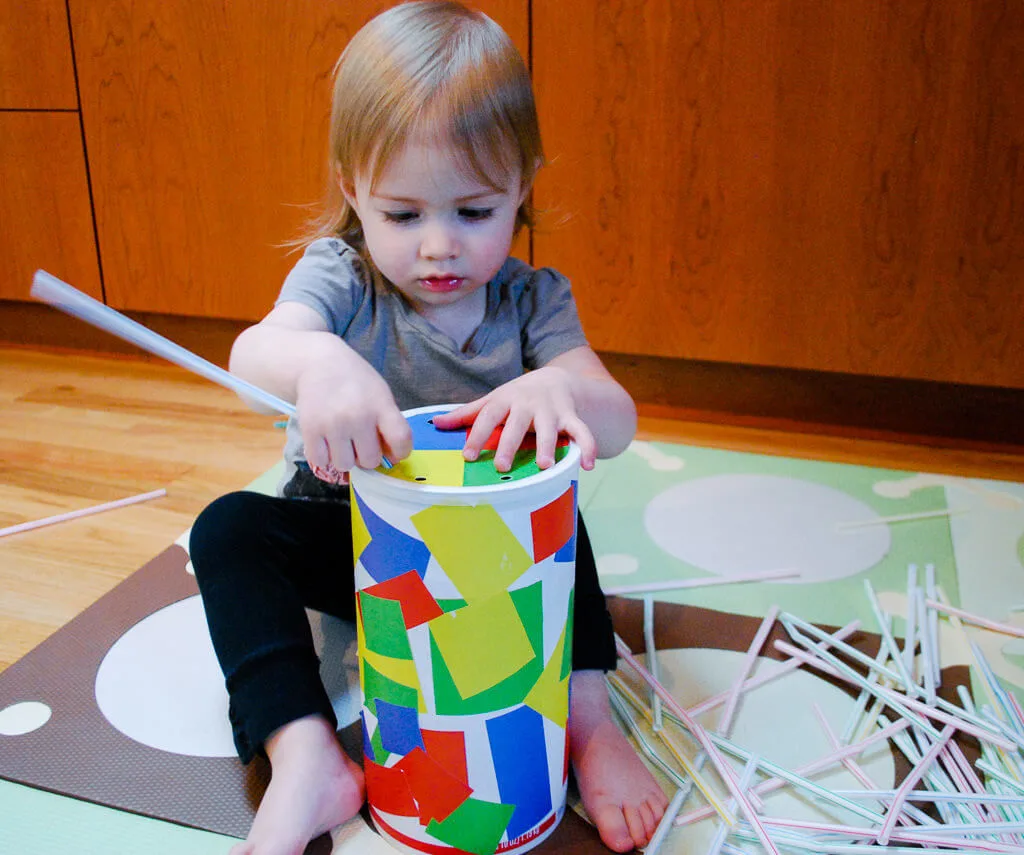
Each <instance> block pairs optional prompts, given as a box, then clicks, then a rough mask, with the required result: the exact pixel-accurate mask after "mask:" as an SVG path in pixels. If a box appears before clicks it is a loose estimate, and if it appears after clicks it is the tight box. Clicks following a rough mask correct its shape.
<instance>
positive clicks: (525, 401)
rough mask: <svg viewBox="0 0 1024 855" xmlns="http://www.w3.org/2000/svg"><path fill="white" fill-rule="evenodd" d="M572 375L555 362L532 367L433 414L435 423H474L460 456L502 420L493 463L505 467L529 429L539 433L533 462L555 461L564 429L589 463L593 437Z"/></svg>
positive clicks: (473, 451)
mask: <svg viewBox="0 0 1024 855" xmlns="http://www.w3.org/2000/svg"><path fill="white" fill-rule="evenodd" d="M571 379H572V378H571V375H570V374H569V373H568V372H567V371H565V370H563V369H561V368H557V367H555V366H553V365H546V366H545V367H543V368H538V369H536V370H535V371H530V372H529V373H527V374H524V375H523V376H522V377H517V378H516V379H515V380H511V381H509V382H508V383H505V384H504V385H503V386H499V387H498V388H497V389H495V390H494V391H493V392H491V393H490V394H488V395H485V396H484V397H482V398H479V399H478V400H476V401H473V402H472V403H469V404H464V405H463V406H461V407H457V408H456V409H454V410H452V411H451V412H449V413H445V414H444V415H440V416H434V425H435V426H436V427H438V428H441V429H442V430H450V429H453V428H458V427H464V426H466V425H472V429H471V430H470V432H469V436H468V437H467V438H466V445H465V448H464V449H463V452H462V453H463V456H464V457H465V458H466V460H476V459H477V457H478V456H479V455H480V450H481V448H483V445H484V443H485V442H487V440H488V438H489V437H490V436H491V434H492V433H493V432H494V430H495V428H497V427H498V426H499V425H502V424H504V427H503V428H502V432H501V440H500V441H499V442H498V448H497V451H495V453H494V468H495V469H497V470H498V471H499V472H508V470H509V469H511V468H512V461H513V458H514V457H515V453H516V451H517V450H518V449H519V446H520V445H522V442H523V438H524V437H525V436H526V434H527V433H528V432H529V431H530V430H531V428H532V430H533V432H534V434H535V435H536V437H537V465H538V466H539V467H540V468H541V469H547V468H548V467H549V466H552V465H554V462H555V447H556V445H557V443H558V436H559V434H563V433H564V434H567V435H568V436H569V437H571V438H572V439H573V441H574V442H575V443H576V445H577V446H579V449H580V456H581V458H580V465H581V466H582V467H583V468H584V469H593V468H594V462H595V461H596V459H597V443H596V442H595V441H594V437H593V434H591V432H590V429H589V428H588V427H587V426H586V424H584V422H583V419H581V418H580V417H579V415H578V414H577V412H576V403H575V401H574V399H573V394H572V385H571Z"/></svg>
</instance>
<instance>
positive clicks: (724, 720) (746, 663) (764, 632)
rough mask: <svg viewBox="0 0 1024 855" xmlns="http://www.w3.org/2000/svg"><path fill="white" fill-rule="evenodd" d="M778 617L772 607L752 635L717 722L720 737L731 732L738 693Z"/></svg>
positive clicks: (777, 609)
mask: <svg viewBox="0 0 1024 855" xmlns="http://www.w3.org/2000/svg"><path fill="white" fill-rule="evenodd" d="M778 616H779V607H778V606H772V607H771V608H770V609H768V614H766V615H765V616H764V619H763V620H762V621H761V625H760V626H759V627H758V628H757V632H756V633H755V634H754V638H753V640H752V641H751V642H750V647H748V648H747V654H746V656H744V657H743V663H742V664H741V665H740V672H739V674H738V675H737V677H736V679H735V680H734V681H733V684H732V688H731V689H730V690H729V697H728V699H727V700H726V702H725V709H724V710H722V717H721V719H720V721H719V722H718V732H719V733H720V734H722V736H728V735H729V732H730V731H731V730H732V720H733V716H734V715H735V713H736V705H737V704H738V703H739V699H740V692H741V691H742V690H743V684H744V683H745V682H746V680H747V677H748V676H749V675H750V672H751V670H752V669H753V667H754V662H755V661H756V660H757V657H758V655H759V654H760V653H761V648H762V647H764V643H765V641H766V640H767V638H768V633H770V632H771V631H772V627H773V626H775V619H776V618H777V617H778Z"/></svg>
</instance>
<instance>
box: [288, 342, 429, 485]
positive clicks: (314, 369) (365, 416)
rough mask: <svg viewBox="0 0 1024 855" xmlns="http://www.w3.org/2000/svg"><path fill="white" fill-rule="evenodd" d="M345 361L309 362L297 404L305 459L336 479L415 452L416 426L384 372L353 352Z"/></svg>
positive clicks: (298, 389)
mask: <svg viewBox="0 0 1024 855" xmlns="http://www.w3.org/2000/svg"><path fill="white" fill-rule="evenodd" d="M348 356H350V357H352V358H349V359H346V360H344V362H343V364H338V363H336V362H334V361H331V362H330V363H317V364H312V365H310V366H308V367H307V368H306V369H305V370H304V371H303V372H302V374H301V375H300V376H299V377H298V382H297V383H296V400H295V407H296V412H297V415H298V418H299V425H300V426H301V429H302V441H303V444H304V446H305V455H306V462H307V463H309V466H310V469H312V471H313V473H314V474H315V475H316V476H317V477H318V478H321V479H322V480H324V481H329V482H332V483H338V482H339V481H342V480H344V475H343V473H345V472H348V471H349V470H351V469H353V468H354V467H356V466H359V467H360V468H362V469H375V468H376V467H378V466H380V464H381V458H382V457H383V456H387V458H388V459H389V460H390V461H391V462H393V463H394V462H397V461H399V460H402V459H404V458H406V457H408V456H409V454H410V453H411V452H412V431H411V429H410V428H409V423H408V422H407V421H406V420H405V417H404V416H403V415H402V412H401V410H399V409H398V405H397V404H396V403H395V399H394V396H392V394H391V390H390V389H389V388H388V385H387V383H385V382H384V378H383V377H381V376H380V374H378V373H377V372H376V371H375V370H374V369H373V367H372V366H370V364H369V363H367V362H365V361H364V360H363V359H362V358H361V357H359V356H357V355H356V354H355V353H354V352H351V353H349V354H348Z"/></svg>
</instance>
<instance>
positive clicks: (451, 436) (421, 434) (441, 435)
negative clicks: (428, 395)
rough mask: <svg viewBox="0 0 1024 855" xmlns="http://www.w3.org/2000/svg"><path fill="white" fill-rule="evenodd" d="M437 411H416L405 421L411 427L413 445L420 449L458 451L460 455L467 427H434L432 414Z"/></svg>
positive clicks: (464, 442)
mask: <svg viewBox="0 0 1024 855" xmlns="http://www.w3.org/2000/svg"><path fill="white" fill-rule="evenodd" d="M436 415H440V414H439V413H417V414H416V415H413V416H408V417H407V419H406V421H408V422H409V427H410V428H411V429H412V436H413V445H415V446H416V448H417V449H418V450H421V451H428V450H429V451H458V452H459V453H460V455H461V453H462V449H463V448H464V447H465V445H466V437H467V435H468V434H469V431H468V429H467V428H464V427H463V428H453V429H452V430H440V429H439V428H436V427H434V416H436Z"/></svg>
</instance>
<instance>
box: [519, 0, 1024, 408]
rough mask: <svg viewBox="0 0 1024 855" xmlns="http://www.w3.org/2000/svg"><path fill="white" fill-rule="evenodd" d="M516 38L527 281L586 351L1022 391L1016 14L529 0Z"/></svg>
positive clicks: (945, 7)
mask: <svg viewBox="0 0 1024 855" xmlns="http://www.w3.org/2000/svg"><path fill="white" fill-rule="evenodd" d="M533 26H534V34H533V51H534V73H535V78H536V81H537V88H538V99H539V103H540V109H541V119H542V122H543V126H544V131H545V136H546V139H545V143H546V146H547V149H548V153H549V155H550V156H551V157H552V159H553V165H552V166H551V167H550V168H549V169H548V170H547V171H546V173H545V174H544V175H543V176H542V178H541V180H540V182H539V185H538V192H537V201H538V203H539V205H540V206H541V207H542V208H547V209H548V210H549V212H550V213H551V214H552V216H549V224H548V227H547V228H545V229H540V230H538V232H537V234H535V237H534V248H535V261H537V262H538V263H547V264H553V265H555V266H557V267H559V268H561V269H563V270H564V271H565V272H566V273H567V274H569V275H570V276H572V278H573V280H574V281H575V282H576V293H577V298H578V299H579V301H580V304H581V307H582V314H583V319H584V323H585V325H586V328H587V330H588V333H589V334H590V336H591V339H592V341H593V343H594V344H595V345H596V346H597V347H599V348H603V349H607V350H614V351H621V352H625V353H638V354H647V355H652V356H667V357H687V358H695V359H704V360H714V361H725V362H734V363H746V364H753V365H770V366H782V367H794V368H810V369H820V370H828V371H842V372H852V373H861V374H872V375H880V376H894V377H905V378H920V379H935V380H946V381H953V382H965V383H979V384H990V385H1005V386H1013V387H1018V388H1024V336H1021V335H1020V330H1021V328H1022V326H1024V205H1022V204H1021V202H1020V200H1021V199H1022V198H1024V157H1022V156H1021V152H1022V151H1024V90H1022V88H1021V86H1020V84H1019V81H1020V80H1021V79H1022V77H1024V53H1022V52H1021V51H1020V45H1021V44H1024V6H1022V5H1020V4H1016V3H1002V2H994V0H993V2H977V3H930V2H926V0H907V2H901V3H895V4H867V5H865V4H859V3H844V2H838V0H834V2H825V3H813V4H811V3H804V2H797V0H737V2H733V1H732V0H730V2H724V0H697V2H693V3H685V4H684V3H675V2H672V0H647V2H644V3H639V2H608V3H601V4H593V5H592V6H588V7H587V9H586V10H585V11H584V12H581V9H580V7H577V6H573V5H572V4H565V3H559V2H556V0H535V2H534V4H533ZM559 218H562V219H565V220H566V222H564V223H563V224H560V225H559V224H558V220H559Z"/></svg>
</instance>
